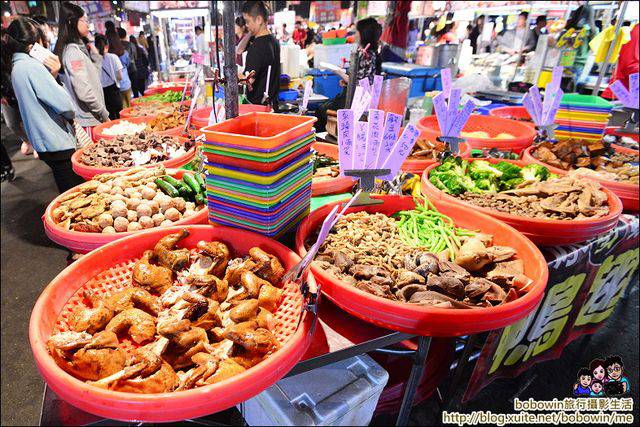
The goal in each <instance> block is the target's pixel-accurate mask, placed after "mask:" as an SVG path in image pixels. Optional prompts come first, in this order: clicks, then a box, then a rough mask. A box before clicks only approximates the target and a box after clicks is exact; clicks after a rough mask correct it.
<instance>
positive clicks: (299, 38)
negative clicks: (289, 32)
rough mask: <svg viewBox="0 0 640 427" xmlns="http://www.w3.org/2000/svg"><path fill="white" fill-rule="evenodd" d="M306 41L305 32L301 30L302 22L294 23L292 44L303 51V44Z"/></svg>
mask: <svg viewBox="0 0 640 427" xmlns="http://www.w3.org/2000/svg"><path fill="white" fill-rule="evenodd" d="M306 40H307V32H306V31H305V30H304V28H302V22H300V21H296V25H295V29H294V30H293V42H294V43H295V44H297V45H298V46H300V48H301V49H304V46H305V42H306Z"/></svg>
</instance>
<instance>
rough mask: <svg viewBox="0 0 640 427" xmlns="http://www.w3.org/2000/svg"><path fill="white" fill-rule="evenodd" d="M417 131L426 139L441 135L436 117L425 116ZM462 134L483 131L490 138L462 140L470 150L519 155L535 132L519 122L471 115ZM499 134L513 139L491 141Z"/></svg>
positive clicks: (466, 138)
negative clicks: (476, 149) (506, 152)
mask: <svg viewBox="0 0 640 427" xmlns="http://www.w3.org/2000/svg"><path fill="white" fill-rule="evenodd" d="M418 129H420V130H421V131H422V135H424V136H425V137H427V138H436V137H438V136H440V135H441V133H440V127H439V126H438V119H437V117H436V116H426V117H423V118H422V119H420V121H419V122H418ZM462 131H463V132H474V131H484V132H487V133H488V134H489V135H490V136H491V138H470V137H464V136H463V137H462V138H464V139H465V140H466V141H467V142H468V143H469V144H470V145H471V148H478V149H482V148H497V149H498V150H501V151H507V150H510V151H513V152H514V153H518V154H519V153H521V152H522V150H524V149H525V148H527V147H528V146H530V145H531V144H532V143H533V140H534V138H535V136H536V131H535V129H534V128H533V127H531V126H530V125H528V124H526V123H523V122H519V121H517V120H510V119H503V118H501V117H492V116H480V115H476V114H473V115H471V116H470V117H469V120H468V121H467V123H466V124H465V125H464V128H462ZM500 133H508V134H511V135H513V137H514V138H513V139H493V137H494V136H496V135H498V134H500Z"/></svg>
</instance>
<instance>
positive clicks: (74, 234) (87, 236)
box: [42, 169, 209, 254]
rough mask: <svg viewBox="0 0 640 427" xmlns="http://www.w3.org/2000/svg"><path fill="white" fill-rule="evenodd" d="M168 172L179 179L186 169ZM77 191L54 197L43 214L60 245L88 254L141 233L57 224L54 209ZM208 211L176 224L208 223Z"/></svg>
mask: <svg viewBox="0 0 640 427" xmlns="http://www.w3.org/2000/svg"><path fill="white" fill-rule="evenodd" d="M167 172H168V173H169V174H170V175H171V176H173V177H175V178H177V179H181V178H182V175H184V172H185V170H183V169H177V170H171V171H167ZM76 191H78V190H77V188H76V187H74V188H72V189H70V190H68V191H65V192H64V193H62V194H61V195H59V196H58V197H56V198H55V199H53V201H52V202H51V203H49V206H47V209H46V210H45V211H44V214H43V215H42V223H43V225H44V232H45V233H46V234H47V237H49V239H51V240H52V241H54V242H56V243H57V244H59V245H60V246H64V247H65V248H67V249H69V250H70V251H73V252H75V253H79V254H86V253H87V252H91V251H92V250H94V249H96V248H99V247H100V246H103V245H106V244H107V243H111V242H113V241H114V240H118V239H121V238H123V237H126V236H131V235H132V234H139V233H141V232H142V230H141V231H127V232H123V233H116V234H102V233H84V232H80V231H73V230H65V229H63V228H61V227H59V226H57V225H56V223H55V221H54V220H53V215H52V213H53V210H54V209H55V208H57V207H58V206H59V205H60V199H62V198H63V197H64V196H66V195H67V194H71V193H74V192H76ZM208 213H209V210H208V209H207V207H206V206H205V207H204V208H203V209H200V210H199V211H198V212H197V213H196V214H195V215H192V216H190V217H188V218H182V219H180V220H179V221H176V223H175V225H189V224H206V223H207V222H208V218H207V217H208Z"/></svg>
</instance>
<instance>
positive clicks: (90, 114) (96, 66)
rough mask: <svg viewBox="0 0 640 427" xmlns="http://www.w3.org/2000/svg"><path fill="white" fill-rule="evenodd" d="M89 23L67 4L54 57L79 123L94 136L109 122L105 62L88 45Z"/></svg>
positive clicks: (79, 11)
mask: <svg viewBox="0 0 640 427" xmlns="http://www.w3.org/2000/svg"><path fill="white" fill-rule="evenodd" d="M88 34H89V21H88V20H87V17H86V15H85V13H84V10H82V8H81V7H80V6H77V5H75V4H73V3H69V2H64V3H62V6H61V7H60V24H59V31H58V41H57V42H56V48H55V51H54V52H55V54H56V55H58V56H59V57H60V60H61V63H62V71H61V73H60V76H61V79H62V83H63V84H64V87H65V89H67V92H69V95H71V101H72V102H73V106H74V110H75V112H76V121H77V122H78V124H79V125H80V126H82V127H83V128H85V130H86V131H87V133H88V134H89V136H91V128H93V127H94V126H96V125H98V124H100V123H102V122H106V121H108V120H109V112H108V111H107V107H106V105H105V101H104V94H103V92H102V84H101V83H100V69H101V67H102V58H101V57H100V54H99V53H98V51H97V50H96V48H95V47H94V46H91V45H90V46H89V48H88V47H87V44H88V43H85V41H86V37H87V35H88Z"/></svg>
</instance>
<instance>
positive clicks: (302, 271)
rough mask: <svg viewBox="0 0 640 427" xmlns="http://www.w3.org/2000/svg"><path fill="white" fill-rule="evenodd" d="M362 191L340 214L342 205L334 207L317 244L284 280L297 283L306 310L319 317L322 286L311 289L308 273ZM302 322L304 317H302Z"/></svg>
mask: <svg viewBox="0 0 640 427" xmlns="http://www.w3.org/2000/svg"><path fill="white" fill-rule="evenodd" d="M360 192H361V191H360V190H359V191H357V192H356V194H354V196H353V197H352V198H351V200H349V201H348V202H347V203H346V204H345V205H344V207H343V208H342V210H341V211H340V213H337V212H338V208H339V207H340V205H336V206H334V208H333V209H332V210H331V212H330V213H329V215H327V217H326V218H325V219H324V221H323V222H322V227H321V228H320V233H319V234H318V238H317V239H316V242H315V243H314V244H313V246H311V247H310V248H309V251H308V252H307V254H306V255H305V256H304V257H303V258H302V259H301V260H300V262H299V263H298V264H296V265H295V266H293V268H291V269H290V270H289V271H288V272H287V273H286V274H285V275H284V277H283V278H282V281H283V283H289V282H292V283H296V284H298V286H300V291H301V292H302V295H303V297H304V298H305V305H304V309H305V310H308V311H311V312H313V313H314V314H316V315H317V308H318V307H317V302H318V295H319V294H320V286H317V287H316V289H311V287H310V286H309V283H308V282H307V280H306V273H307V271H308V269H309V267H310V266H311V262H312V261H313V259H314V258H315V257H316V254H317V253H318V251H319V250H320V247H321V246H322V244H323V243H324V241H325V239H326V238H327V236H328V235H329V232H330V231H331V229H332V228H333V227H334V226H335V225H336V224H337V222H338V221H339V220H340V218H342V216H343V215H344V214H345V212H346V211H347V209H349V207H351V204H352V203H353V202H354V201H355V200H356V199H357V198H358V196H359V195H360ZM300 320H302V316H301V317H300Z"/></svg>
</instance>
